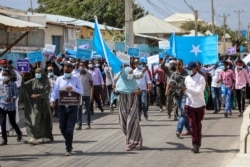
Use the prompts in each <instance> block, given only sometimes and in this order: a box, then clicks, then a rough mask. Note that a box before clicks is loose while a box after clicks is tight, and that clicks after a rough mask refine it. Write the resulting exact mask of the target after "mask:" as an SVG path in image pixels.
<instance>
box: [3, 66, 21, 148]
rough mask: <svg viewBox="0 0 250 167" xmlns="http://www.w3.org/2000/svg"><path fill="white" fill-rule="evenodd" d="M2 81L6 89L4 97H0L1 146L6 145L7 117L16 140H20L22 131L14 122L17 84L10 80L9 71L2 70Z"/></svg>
mask: <svg viewBox="0 0 250 167" xmlns="http://www.w3.org/2000/svg"><path fill="white" fill-rule="evenodd" d="M2 76H3V82H2V83H1V84H2V85H3V86H4V87H5V89H6V97H1V98H0V114H1V115H2V118H3V120H2V123H1V131H2V139H3V141H2V143H1V144H0V145H1V146H3V145H7V143H8V140H7V132H6V119H7V116H8V118H9V121H10V124H11V126H12V127H13V128H14V130H15V132H16V133H17V141H19V142H20V141H21V140H22V132H21V131H20V129H19V127H18V125H17V123H16V120H15V119H16V105H15V101H16V98H17V97H18V90H17V86H16V84H15V83H14V82H12V81H11V76H10V71H9V70H3V71H2Z"/></svg>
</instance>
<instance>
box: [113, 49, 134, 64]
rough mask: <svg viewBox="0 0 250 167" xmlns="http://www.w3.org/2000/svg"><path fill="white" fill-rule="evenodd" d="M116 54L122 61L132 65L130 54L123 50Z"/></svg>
mask: <svg viewBox="0 0 250 167" xmlns="http://www.w3.org/2000/svg"><path fill="white" fill-rule="evenodd" d="M116 56H117V58H118V59H120V60H121V62H122V63H125V64H128V65H130V57H131V56H129V55H127V54H125V53H122V52H117V53H116Z"/></svg>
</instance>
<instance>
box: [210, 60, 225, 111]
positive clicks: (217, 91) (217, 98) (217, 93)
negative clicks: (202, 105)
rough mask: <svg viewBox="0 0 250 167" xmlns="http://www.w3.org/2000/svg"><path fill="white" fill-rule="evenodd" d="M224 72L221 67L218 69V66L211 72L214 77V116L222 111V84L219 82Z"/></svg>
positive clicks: (212, 86)
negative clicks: (221, 73)
mask: <svg viewBox="0 0 250 167" xmlns="http://www.w3.org/2000/svg"><path fill="white" fill-rule="evenodd" d="M221 71H222V68H221V67H218V64H215V65H214V69H213V70H212V71H210V74H211V76H212V82H211V93H212V99H213V106H214V112H213V113H214V114H217V113H218V112H220V109H221V100H222V98H221V82H218V81H219V79H220V78H219V77H220V72H221Z"/></svg>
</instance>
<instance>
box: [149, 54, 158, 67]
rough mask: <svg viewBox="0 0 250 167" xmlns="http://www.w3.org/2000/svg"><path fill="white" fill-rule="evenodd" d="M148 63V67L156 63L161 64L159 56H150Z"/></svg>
mask: <svg viewBox="0 0 250 167" xmlns="http://www.w3.org/2000/svg"><path fill="white" fill-rule="evenodd" d="M147 62H148V65H151V64H154V63H159V55H158V54H157V55H154V56H149V57H147Z"/></svg>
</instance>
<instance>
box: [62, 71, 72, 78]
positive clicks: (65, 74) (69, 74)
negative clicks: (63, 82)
mask: <svg viewBox="0 0 250 167" xmlns="http://www.w3.org/2000/svg"><path fill="white" fill-rule="evenodd" d="M63 76H64V78H70V77H71V73H66V72H65V73H64V74H63Z"/></svg>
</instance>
